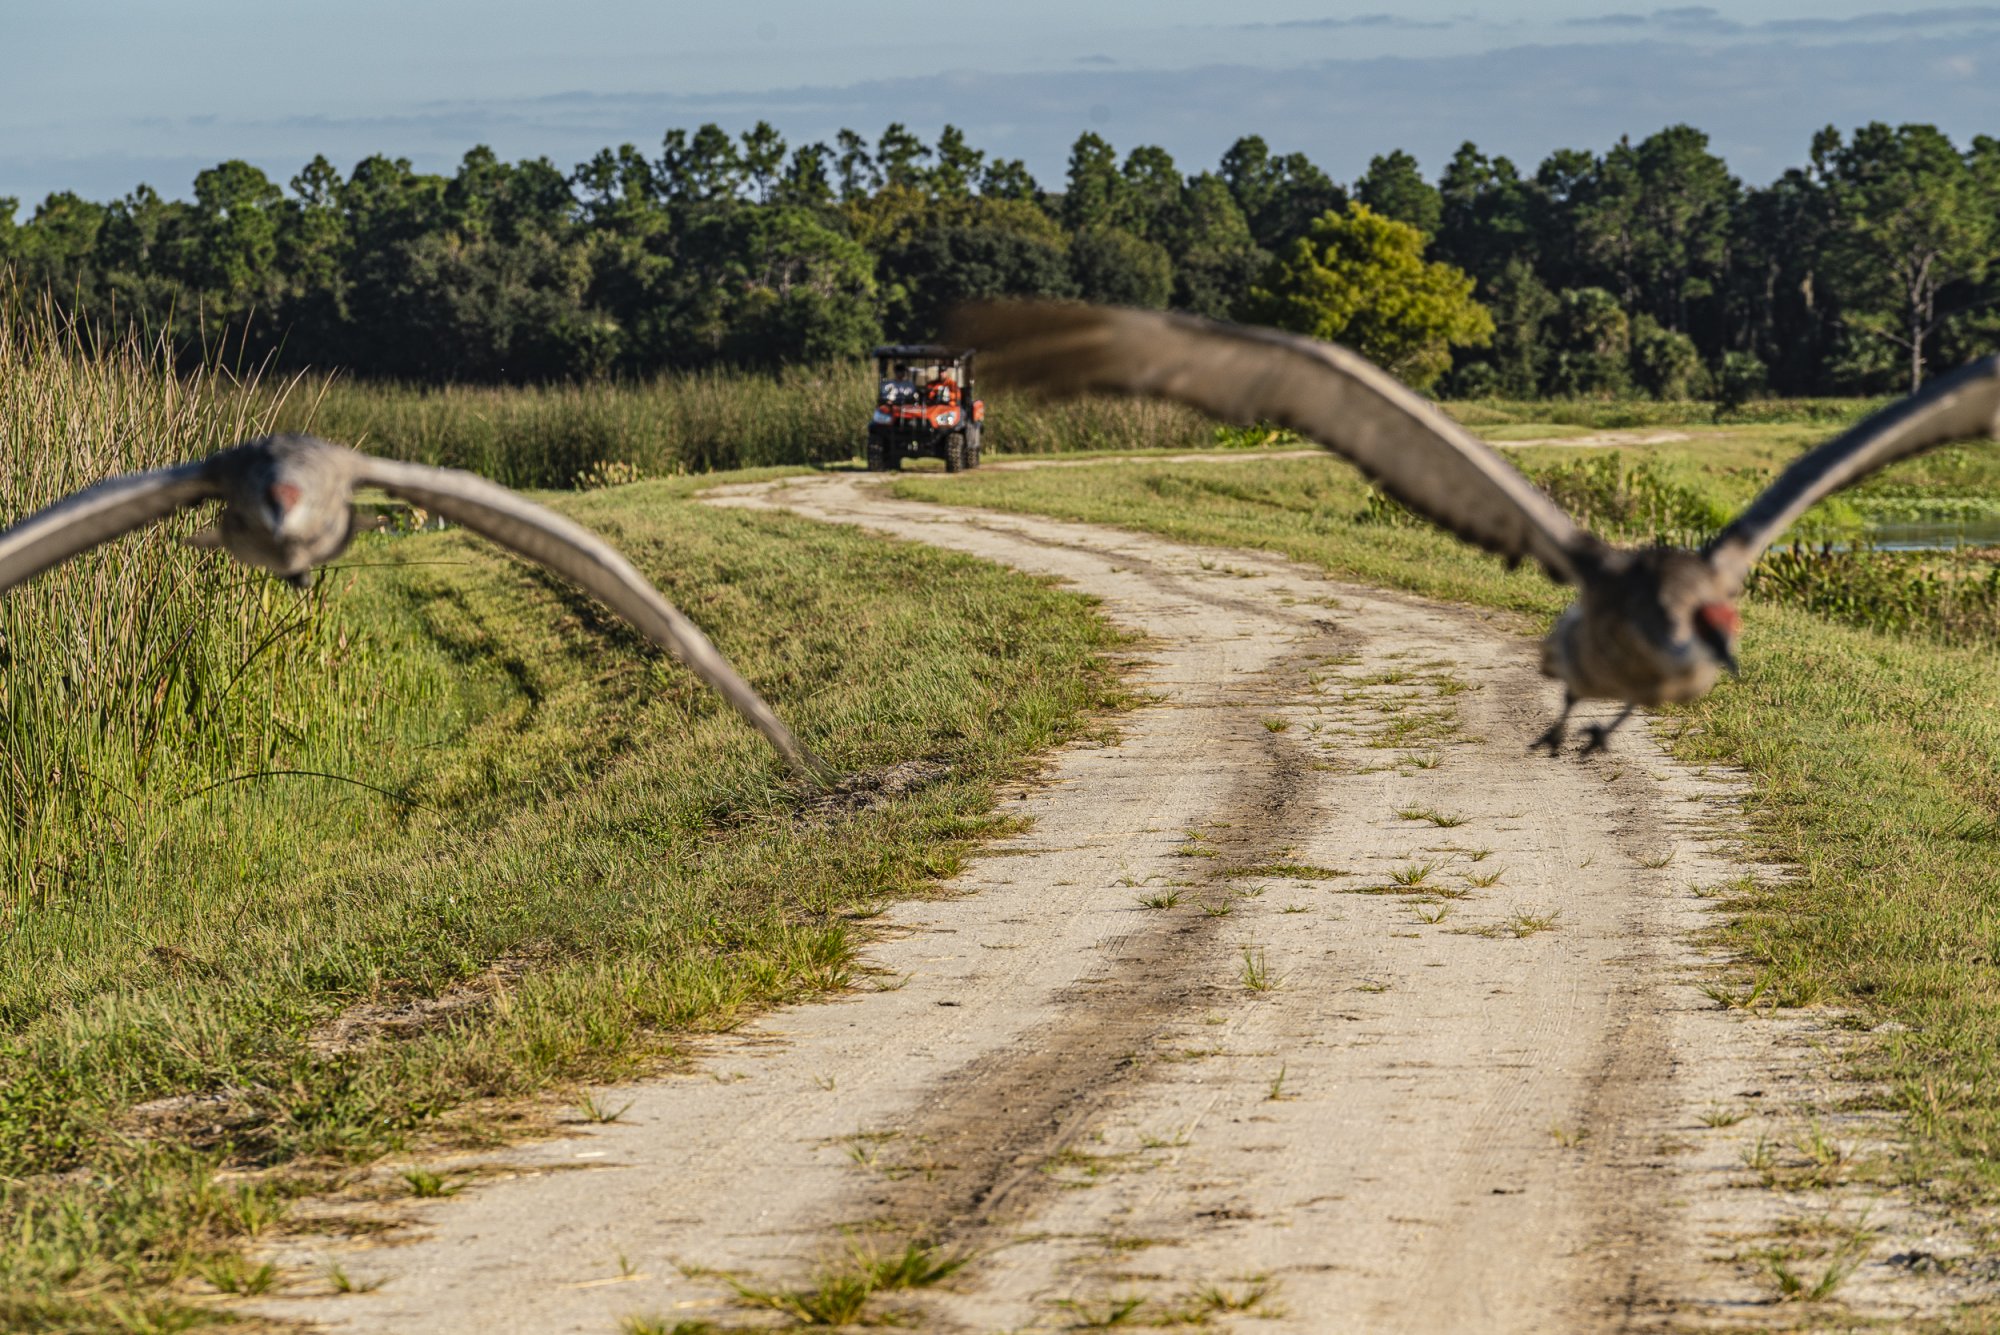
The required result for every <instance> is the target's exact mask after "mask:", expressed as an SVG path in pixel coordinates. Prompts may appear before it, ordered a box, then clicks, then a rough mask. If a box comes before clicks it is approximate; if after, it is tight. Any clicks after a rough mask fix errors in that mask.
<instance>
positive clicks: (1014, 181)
mask: <svg viewBox="0 0 2000 1335" xmlns="http://www.w3.org/2000/svg"><path fill="white" fill-rule="evenodd" d="M979 193H980V194H982V195H990V196H992V197H993V198H995V199H1019V200H1029V201H1033V200H1036V199H1039V198H1040V197H1041V194H1042V187H1041V186H1040V185H1038V184H1036V182H1035V178H1034V176H1033V175H1032V174H1031V173H1030V172H1029V171H1028V164H1027V163H1025V162H1023V161H1021V160H1020V159H1019V158H1006V159H1004V160H1003V159H999V158H996V159H994V160H993V161H991V162H989V163H987V164H986V170H985V172H984V173H982V174H981V175H980V178H979Z"/></svg>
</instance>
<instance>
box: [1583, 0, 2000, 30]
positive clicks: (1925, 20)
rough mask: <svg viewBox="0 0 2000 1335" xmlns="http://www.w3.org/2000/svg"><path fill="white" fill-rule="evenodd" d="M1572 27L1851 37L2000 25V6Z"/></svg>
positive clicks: (1680, 9) (1654, 15) (1599, 18)
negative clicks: (1830, 16) (1835, 16)
mask: <svg viewBox="0 0 2000 1335" xmlns="http://www.w3.org/2000/svg"><path fill="white" fill-rule="evenodd" d="M1564 23H1565V26H1566V27H1571V28H1626V29H1630V28H1659V29H1662V30H1664V31H1667V32H1673V33H1691V32H1692V33H1707V34H1711V35H1721V36H1736V35H1742V34H1750V35H1761V36H1769V37H1814V36H1847V35H1858V34H1861V33H1866V32H1886V33H1899V32H1900V33H1919V32H1929V31H1932V30H1934V29H1938V28H1962V27H1967V26H1984V25H1990V24H1996V23H2000V5H1955V6H1949V7H1942V8H1934V9H1911V10H1903V11H1901V12H1893V11H1888V10H1878V11H1873V12H1870V13H1867V14H1854V15H1851V16H1849V17H1847V18H1841V19H1827V18H1809V19H1765V20H1763V21H1761V22H1757V23H1743V22H1739V21H1738V20H1736V19H1732V18H1730V17H1728V16H1727V15H1725V14H1723V13H1722V11H1720V10H1718V9H1716V8H1714V7H1713V6H1710V5H1678V6H1675V7H1673V8H1670V9H1656V10H1654V11H1652V12H1651V13H1650V14H1635V13H1630V12H1619V13H1613V14H1592V15H1587V16H1584V17H1579V18H1572V19H1567V20H1565V21H1564Z"/></svg>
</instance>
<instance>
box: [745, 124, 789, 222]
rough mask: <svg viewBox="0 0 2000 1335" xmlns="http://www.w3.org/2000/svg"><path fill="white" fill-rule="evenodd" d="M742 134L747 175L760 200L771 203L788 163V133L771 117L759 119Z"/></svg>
mask: <svg viewBox="0 0 2000 1335" xmlns="http://www.w3.org/2000/svg"><path fill="white" fill-rule="evenodd" d="M739 138H740V139H741V141H742V144H743V148H742V152H741V155H740V156H741V157H742V160H743V177H744V180H745V181H747V182H748V183H749V186H750V192H751V194H753V195H754V196H756V199H757V202H758V203H760V204H769V203H770V202H771V198H772V196H773V195H774V194H775V193H776V191H777V189H778V181H779V178H780V177H781V176H782V174H783V172H784V167H785V136H783V135H781V134H779V133H778V131H777V130H776V129H775V128H774V127H773V126H772V125H771V123H770V122H769V121H758V122H757V123H756V124H755V125H753V126H751V127H750V128H749V129H747V130H745V131H744V132H743V133H742V135H741V136H739Z"/></svg>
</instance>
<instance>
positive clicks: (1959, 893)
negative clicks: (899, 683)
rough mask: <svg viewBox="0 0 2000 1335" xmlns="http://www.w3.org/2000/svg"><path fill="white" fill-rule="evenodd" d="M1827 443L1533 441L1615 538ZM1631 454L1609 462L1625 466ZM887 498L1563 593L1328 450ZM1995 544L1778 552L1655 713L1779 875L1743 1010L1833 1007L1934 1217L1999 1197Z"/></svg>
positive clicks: (1489, 594)
mask: <svg viewBox="0 0 2000 1335" xmlns="http://www.w3.org/2000/svg"><path fill="white" fill-rule="evenodd" d="M1822 434H1823V433H1822V432H1821V431H1818V430H1813V429H1809V428H1801V427H1775V428H1760V429H1753V430H1749V431H1739V432H1731V433H1727V434H1723V435H1707V434H1704V435H1702V436H1700V437H1698V438H1697V439H1694V440H1691V441H1689V442H1686V443H1676V444H1670V445H1662V446H1658V447H1655V448H1651V449H1645V450H1626V451H1603V450H1596V451H1587V452H1586V451H1581V450H1576V449H1568V450H1562V449H1547V448H1543V449H1531V450H1525V451H1522V452H1521V459H1522V462H1523V463H1524V464H1525V465H1526V466H1527V467H1528V468H1529V469H1530V470H1531V471H1533V472H1535V473H1536V474H1537V475H1538V476H1539V477H1541V478H1542V479H1543V480H1544V481H1545V482H1547V483H1549V484H1551V485H1552V487H1553V489H1554V490H1555V491H1556V492H1557V494H1558V495H1559V496H1561V497H1562V498H1563V499H1564V500H1565V501H1566V502H1567V503H1569V504H1571V505H1572V506H1573V507H1575V508H1577V509H1579V510H1584V511H1588V512H1591V513H1593V514H1594V516H1595V517H1596V518H1597V519H1598V520H1599V521H1600V522H1605V523H1611V524H1614V525H1616V526H1618V527H1621V528H1623V529H1625V530H1626V531H1627V532H1640V533H1644V532H1649V531H1656V530H1662V529H1664V530H1673V529H1683V530H1684V529H1687V528H1698V527H1700V526H1702V524H1703V523H1704V522H1706V520H1707V519H1708V518H1709V517H1711V516H1713V515H1716V514H1721V513H1727V511H1728V510H1729V509H1732V508H1733V506H1734V504H1735V503H1736V502H1738V501H1739V500H1741V499H1742V498H1744V497H1746V496H1747V495H1749V494H1750V493H1751V492H1752V491H1753V490H1754V489H1755V488H1756V487H1757V486H1758V485H1759V484H1760V483H1761V481H1762V480H1763V479H1764V478H1765V477H1767V476H1769V475H1770V474H1771V473H1772V472H1773V471H1774V470H1775V468H1776V467H1777V466H1778V464H1779V463H1780V461H1782V460H1784V459H1787V458H1789V457H1791V456H1792V455H1794V454H1796V453H1797V452H1798V451H1799V450H1800V449H1801V448H1803V447H1804V446H1805V445H1806V444H1808V443H1810V442H1812V441H1815V440H1817V439H1818V438H1820V436H1821V435H1822ZM1635 459H1636V460H1643V461H1646V462H1645V463H1644V464H1642V466H1640V467H1637V468H1634V467H1629V466H1627V464H1626V462H1625V461H1630V460H1635ZM898 487H899V490H900V491H901V492H902V493H903V494H906V495H910V496H914V497H920V498H923V499H929V500H941V501H947V502H950V503H954V504H972V505H981V506H990V507H994V508H999V509H1007V510H1019V511H1029V512H1033V513H1038V514H1050V515H1058V516H1062V517H1067V518H1073V519H1079V520H1087V521H1090V522H1094V523H1104V524H1114V525H1123V526H1126V527H1130V528H1137V529H1143V530H1146V531H1149V532H1154V533H1160V534H1164V535H1167V536H1170V537H1173V538H1177V539H1181V540H1185V541H1192V542H1199V543H1212V544H1220V545H1228V546H1238V547H1251V548H1262V549H1267V550H1275V551H1280V552H1283V553H1285V554H1287V555H1289V556H1291V557H1293V558H1295V559H1298V560H1301V561H1306V562H1309V563H1312V564H1316V565H1319V566H1321V567H1323V568H1325V569H1326V570H1328V571H1329V572H1331V573H1333V574H1336V575H1339V576H1343V577H1348V578H1353V579H1358V580H1363V581H1367V582H1370V583H1376V584H1381V585H1386V586H1389V587H1393V588H1401V589H1407V590H1410V591H1412V592H1415V593H1420V594H1424V595H1427V596H1431V597H1438V598H1446V599H1452V600H1457V601H1462V602H1470V603H1476V604H1481V605H1487V606H1494V607H1501V608H1507V609H1511V610H1514V611H1517V612H1521V613H1524V614H1526V615H1527V617H1528V619H1529V621H1530V622H1531V623H1532V624H1533V625H1545V624H1546V623H1547V622H1548V621H1549V620H1551V619H1552V618H1553V616H1554V615H1555V613H1556V612H1557V611H1558V610H1559V609H1560V608H1561V606H1562V605H1563V604H1564V602H1565V595H1564V592H1563V591H1562V590H1560V589H1557V588H1555V587H1553V586H1551V585H1550V584H1549V583H1548V582H1547V581H1546V580H1544V579H1542V578H1541V577H1540V576H1539V575H1537V574H1534V573H1531V572H1528V571H1525V570H1524V571H1520V572H1516V573H1514V574H1511V575H1510V574H1507V573H1506V572H1505V571H1504V570H1503V569H1502V568H1501V567H1500V565H1499V563H1498V562H1496V561H1494V560H1492V559H1490V558H1487V557H1485V556H1483V555H1481V554H1479V553H1476V552H1474V551H1473V550H1472V549H1470V548H1467V547H1465V546H1463V545H1461V544H1459V543H1456V542H1452V541H1449V540H1446V539H1443V538H1441V537H1440V536H1439V535H1438V534H1437V533H1436V532H1435V531H1434V530H1432V529H1430V528H1429V527H1428V526H1425V525H1421V524H1415V523H1412V522H1409V521H1408V520H1407V518H1406V517H1403V516H1400V515H1398V514H1397V513H1396V511H1395V510H1394V508H1393V507H1385V506H1383V505H1382V504H1380V503H1371V500H1370V497H1371V494H1372V493H1371V492H1370V491H1369V489H1368V488H1367V487H1366V486H1365V484H1364V483H1363V482H1362V481H1361V479H1360V478H1359V476H1358V475H1357V474H1355V473H1354V472H1353V471H1352V470H1351V469H1349V468H1348V467H1346V466H1345V465H1343V464H1340V463H1338V462H1337V461H1333V460H1297V461H1287V460H1270V461H1265V462H1263V463H1261V464H1259V465H1258V466H1257V467H1255V468H1235V467H1222V466H1217V465H1213V464H1197V465H1181V466H1168V465H1156V464H1145V463H1136V464H1131V465H1127V466H1122V467H1118V468H1080V469H1054V470H1034V471H1028V472H1017V473H1011V474H1003V473H982V474H972V475H968V476H964V477H960V478H953V479H950V480H949V481H947V480H946V479H944V478H941V477H940V478H910V479H907V480H905V481H903V482H902V483H900V484H898ZM1996 502H2000V451H1996V450H1995V449H1993V448H1992V447H1978V446H1972V447H1963V448H1954V449H1950V450H1946V451H1942V452H1939V453H1937V454H1934V455H1931V456H1928V457H1926V458H1922V459H1918V460H1913V461H1911V462H1909V463H1907V464H1904V465H1902V466H1900V467H1898V468H1897V469H1894V470H1892V471H1891V472H1890V473H1888V474H1886V475H1884V476H1883V477H1882V478H1880V479H1878V480H1876V481H1875V482H1873V483H1871V484H1869V485H1868V486H1867V487H1865V488H1863V489H1861V490H1859V491H1857V492H1855V493H1853V494H1852V496H1851V499H1850V500H1849V501H1847V502H1846V504H1845V509H1844V511H1843V510H1842V509H1839V508H1836V510H1835V511H1834V512H1833V514H1832V516H1831V521H1832V522H1833V523H1835V524H1837V523H1838V522H1839V521H1840V520H1841V519H1842V518H1843V516H1844V517H1845V518H1848V519H1854V518H1858V517H1860V516H1864V515H1868V514H1870V513H1871V512H1872V513H1878V514H1885V515H1888V516H1892V517H1893V516H1896V515H1900V514H1902V513H1905V512H1907V511H1908V510H1910V509H1911V508H1912V507H1915V508H1918V509H1922V508H1924V507H1930V508H1931V509H1933V510H1937V511H1944V512H1950V511H1951V510H1952V508H1953V507H1958V508H1960V509H1961V510H1971V511H1977V512H1984V513H1989V514H1990V513H1992V509H1993V507H1994V506H1995V503H1996ZM1996 590H2000V577H1996V574H1995V571H1994V568H1993V563H1992V561H1991V553H1990V552H1989V553H1987V554H1985V556H1984V557H1979V556H1967V557H1962V558H1958V559H1935V558H1934V559H1929V560H1925V559H1923V558H1890V557H1886V556H1881V555H1878V554H1869V553H1857V554H1851V555H1844V554H1842V553H1840V552H1838V551H1835V552H1832V553H1830V554H1827V555H1824V556H1822V555H1819V554H1817V553H1799V554H1796V555H1788V556H1784V557H1782V558H1781V559H1779V560H1777V561H1775V562H1773V563H1770V564H1768V565H1767V568H1766V570H1765V572H1764V574H1763V575H1762V576H1761V577H1760V580H1759V583H1758V586H1757V587H1756V589H1755V590H1753V593H1752V596H1751V599H1750V600H1749V604H1748V606H1747V608H1746V616H1745V619H1746V622H1747V632H1746V638H1745V646H1744V674H1743V678H1742V680H1741V681H1739V682H1736V683H1728V684H1725V685H1724V686H1722V687H1721V688H1719V689H1718V690H1716V691H1715V692H1714V693H1713V694H1712V695H1710V696H1709V697H1708V698H1707V699H1705V700H1703V701H1700V702H1698V703H1696V704H1693V705H1691V706H1688V707H1686V708H1682V709H1677V710H1674V711H1671V713H1670V715H1669V722H1668V725H1667V736H1668V737H1669V738H1670V739H1671V744H1672V745H1673V747H1674V749H1675V750H1676V752H1677V753H1678V754H1680V755H1682V756H1683V757H1685V758H1687V759H1690V760H1694V761H1714V762H1723V763H1741V764H1743V765H1745V766H1747V767H1748V768H1749V770H1750V773H1751V774H1752V776H1753V778H1754V782H1753V791H1752V795H1751V798H1750V801H1749V805H1748V810H1747V819H1748V821H1749V825H1750V831H1751V847H1752V849H1753V850H1754V852H1755V853H1756V854H1757V855H1759V856H1761V857H1763V858H1766V859H1769V860H1771V861H1772V862H1775V863H1784V864H1790V865H1792V866H1796V867H1797V868H1798V869H1799V871H1800V874H1799V875H1798V876H1797V877H1796V878H1776V877H1774V878H1771V879H1770V880H1768V881H1763V882H1760V883H1758V884H1756V885H1746V886H1743V887H1741V888H1740V889H1739V890H1738V891H1736V892H1734V893H1733V894H1732V895H1731V897H1730V899H1729V909H1730V911H1731V915H1732V916H1731V925H1730V927H1729V928H1728V929H1727V931H1726V933H1725V935H1726V938H1727V941H1728V942H1729V944H1730V945H1732V946H1733V947H1734V948H1735V949H1736V950H1738V951H1739V952H1740V953H1741V956H1742V958H1744V959H1745V960H1747V961H1749V968H1748V971H1747V976H1746V977H1745V979H1744V980H1743V984H1742V991H1741V993H1740V997H1741V999H1742V1000H1743V1001H1744V1002H1745V1003H1746V1004H1754V1005H1759V1006H1762V1005H1770V1006H1831V1007H1838V1008H1840V1009H1842V1010H1843V1011H1844V1012H1847V1013H1848V1014H1850V1015H1851V1016H1852V1017H1854V1022H1855V1023H1856V1024H1858V1025H1860V1026H1861V1027H1863V1028H1866V1029H1869V1030H1871V1031H1872V1032H1871V1033H1870V1035H1869V1037H1868V1039H1867V1040H1866V1041H1865V1042H1864V1043H1862V1044H1861V1045H1859V1046H1858V1048H1857V1050H1856V1056H1855V1059H1854V1060H1855V1063H1856V1066H1857V1074H1859V1075H1860V1076H1861V1077H1862V1078H1864V1079H1865V1080H1869V1081H1873V1082H1879V1084H1877V1085H1876V1086H1875V1088H1877V1089H1879V1090H1880V1095H1879V1097H1880V1099H1881V1100H1882V1102H1883V1103H1884V1104H1886V1106H1888V1107H1890V1108H1892V1109H1894V1110H1895V1111H1897V1112H1899V1113H1901V1114H1903V1115H1904V1117H1905V1118H1906V1120H1907V1124H1908V1126H1909V1129H1910V1132H1911V1137H1912V1139H1911V1152H1910V1153H1909V1154H1908V1155H1907V1156H1906V1157H1905V1159H1904V1160H1903V1161H1902V1162H1901V1163H1899V1164H1898V1165H1896V1166H1895V1171H1897V1172H1899V1173H1900V1174H1901V1175H1903V1176H1904V1178H1905V1179H1906V1180H1908V1181H1913V1182H1924V1183H1928V1184H1929V1186H1930V1189H1932V1190H1935V1191H1936V1192H1937V1193H1938V1194H1939V1195H1940V1196H1942V1197H1944V1198H1945V1199H1947V1200H1950V1201H1952V1202H1954V1203H1960V1204H1963V1203H1968V1202H1975V1201H1976V1202H1978V1203H1981V1204H1986V1205H1991V1204H1993V1203H1994V1202H1995V1201H1996V1200H2000V988H1996V986H1995V979H1996V977H2000V974H1996V971H1995V968H1996V965H1995V961H1996V959H2000V663H1996V661H1995V656H1994V652H1993V650H1994V647H1995V645H1996V644H2000V620H1996V608H2000V599H1996V596H1995V595H1996Z"/></svg>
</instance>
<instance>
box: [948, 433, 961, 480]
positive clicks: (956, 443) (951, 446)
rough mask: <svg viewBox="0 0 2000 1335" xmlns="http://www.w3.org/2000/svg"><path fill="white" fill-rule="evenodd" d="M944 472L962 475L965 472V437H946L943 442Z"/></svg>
mask: <svg viewBox="0 0 2000 1335" xmlns="http://www.w3.org/2000/svg"><path fill="white" fill-rule="evenodd" d="M944 471H945V472H947V473H962V472H964V471H965V437H964V435H963V434H960V433H956V432H955V433H953V434H952V435H949V436H946V437H945V440H944Z"/></svg>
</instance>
